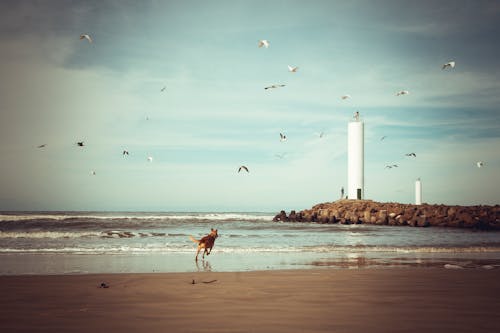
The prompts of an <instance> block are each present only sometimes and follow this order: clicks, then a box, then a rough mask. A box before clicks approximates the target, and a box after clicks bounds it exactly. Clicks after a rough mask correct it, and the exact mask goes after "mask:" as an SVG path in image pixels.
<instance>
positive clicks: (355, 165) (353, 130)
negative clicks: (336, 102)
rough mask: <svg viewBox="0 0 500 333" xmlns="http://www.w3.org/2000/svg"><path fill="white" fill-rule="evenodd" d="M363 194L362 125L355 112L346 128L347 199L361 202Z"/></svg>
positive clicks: (357, 113)
mask: <svg viewBox="0 0 500 333" xmlns="http://www.w3.org/2000/svg"><path fill="white" fill-rule="evenodd" d="M364 192H365V189H364V123H363V122H362V121H360V120H359V112H356V113H355V115H354V120H352V121H350V122H349V124H348V126H347V197H348V199H358V200H361V199H363V197H364V195H365V193H364Z"/></svg>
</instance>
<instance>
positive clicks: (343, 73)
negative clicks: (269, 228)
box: [0, 0, 500, 212]
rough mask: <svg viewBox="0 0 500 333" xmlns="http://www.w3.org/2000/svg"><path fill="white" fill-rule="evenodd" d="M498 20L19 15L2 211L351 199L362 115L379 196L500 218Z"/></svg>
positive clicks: (65, 7) (8, 46) (7, 76)
mask: <svg viewBox="0 0 500 333" xmlns="http://www.w3.org/2000/svg"><path fill="white" fill-rule="evenodd" d="M499 22H500V1H472V0H471V1H465V0H458V1H451V0H450V1H446V0H445V1H386V0H381V1H370V0H366V1H361V0H360V1H315V0H312V1H238V0H230V1H229V0H228V1H195V0H191V1H189V0H188V1H184V0H183V1H181V0H179V1H160V0H157V1H118V0H116V1H105V0H104V1H85V2H83V1H22V0H21V1H14V0H13V1H8V0H7V1H2V2H0V45H1V49H0V154H1V163H0V210H3V211H14V210H30V211H51V210H72V211H101V210H104V211H264V212H277V211H279V210H281V209H285V210H287V211H289V210H291V209H295V210H302V209H307V208H310V207H311V206H313V205H315V204H317V203H322V202H331V201H335V200H337V199H339V197H340V189H341V188H342V187H345V188H347V124H348V122H349V121H351V120H352V117H353V114H354V112H356V111H359V113H360V117H361V120H362V121H364V123H365V142H364V144H365V175H364V177H365V198H366V199H371V200H375V201H381V202H400V203H413V202H414V200H415V198H414V193H415V190H414V186H415V180H416V179H417V178H420V179H421V180H422V193H423V202H426V203H430V204H450V205H455V204H456V205H478V204H482V205H494V204H499V203H500V186H498V185H499V183H500V182H499V180H500V121H499V120H500V109H499V106H500V81H499V79H498V78H499V77H500V76H499V74H500V40H499V39H500V37H499V36H500V23H499ZM81 34H89V35H90V36H91V37H92V39H93V42H92V43H89V42H88V41H87V40H85V39H84V40H80V39H79V36H80V35H81ZM262 39H265V40H268V41H269V43H270V45H269V48H264V47H262V48H259V47H258V41H259V40H262ZM449 61H455V62H456V66H455V68H452V69H445V70H443V69H442V66H443V64H445V63H447V62H449ZM288 65H290V66H298V70H297V72H295V73H292V72H290V71H289V70H288ZM273 84H284V85H285V86H284V87H281V88H277V89H267V90H266V89H264V88H265V87H267V86H269V85H273ZM162 88H165V89H164V90H163V91H162ZM401 90H407V91H409V94H407V95H403V96H396V93H397V92H398V91H401ZM346 94H348V95H350V96H351V98H348V99H345V100H343V99H341V96H343V95H346ZM280 133H283V134H285V135H286V136H287V140H286V141H283V142H282V141H280ZM320 133H323V135H322V137H320ZM384 136H385V138H384V139H383V140H381V138H382V137H384ZM79 141H83V142H84V144H85V146H83V147H78V146H77V145H76V143H77V142H79ZM42 144H45V145H46V146H45V147H43V148H37V147H38V146H40V145H42ZM123 150H127V151H128V152H129V155H123V154H122V152H123ZM408 153H415V154H416V157H408V156H406V155H405V154H408ZM148 157H152V158H153V160H152V161H148ZM478 161H483V162H484V166H483V167H482V168H478V167H477V165H476V163H477V162H478ZM392 164H397V165H398V167H397V168H391V169H388V168H386V167H385V166H386V165H392ZM241 165H245V166H247V167H248V169H249V173H246V172H240V173H238V168H239V167H240V166H241ZM94 172H95V174H93V173H94Z"/></svg>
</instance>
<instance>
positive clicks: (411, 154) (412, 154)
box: [405, 153, 417, 157]
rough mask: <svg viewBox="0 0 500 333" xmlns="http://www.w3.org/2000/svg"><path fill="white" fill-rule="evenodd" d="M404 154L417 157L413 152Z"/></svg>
mask: <svg viewBox="0 0 500 333" xmlns="http://www.w3.org/2000/svg"><path fill="white" fill-rule="evenodd" d="M405 156H413V157H417V154H415V153H408V154H405Z"/></svg>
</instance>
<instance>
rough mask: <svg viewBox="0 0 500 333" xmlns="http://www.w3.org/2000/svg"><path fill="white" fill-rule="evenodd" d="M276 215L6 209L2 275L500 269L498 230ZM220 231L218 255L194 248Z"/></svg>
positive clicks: (1, 220) (0, 237) (0, 223)
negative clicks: (282, 218) (282, 219)
mask: <svg viewBox="0 0 500 333" xmlns="http://www.w3.org/2000/svg"><path fill="white" fill-rule="evenodd" d="M274 215H275V214H274V213H262V212H257V213H256V212H248V213H231V212H227V213H215V212H212V213H210V212H208V213H207V212H205V213H200V212H191V213H190V212H183V213H175V212H166V213H151V212H1V213H0V275H33V274H34V275H53V274H93V273H162V272H199V271H214V272H227V271H232V272H242V271H256V270H278V269H280V270H281V269H310V268H316V269H364V268H385V267H400V268H410V267H422V268H450V269H500V232H498V231H481V230H471V229H455V228H440V227H429V228H414V227H407V226H405V227H403V226H377V225H366V224H357V225H342V224H318V223H297V222H273V221H272V219H273V217H274ZM212 228H214V229H217V230H218V234H219V237H218V238H217V240H216V242H215V246H214V248H213V250H212V253H211V254H210V255H208V256H205V258H204V259H203V258H202V256H201V254H200V257H199V260H198V261H195V254H196V244H195V243H193V242H192V241H191V240H190V238H189V236H193V237H194V238H196V239H200V238H201V237H203V236H204V235H206V234H208V233H209V232H210V230H211V229H212Z"/></svg>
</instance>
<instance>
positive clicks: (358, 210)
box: [273, 199, 500, 230]
mask: <svg viewBox="0 0 500 333" xmlns="http://www.w3.org/2000/svg"><path fill="white" fill-rule="evenodd" d="M273 221H275V222H278V221H281V222H316V223H340V224H374V225H391V226H412V227H455V228H473V229H481V230H500V205H494V206H485V205H477V206H449V205H442V204H441V205H434V204H433V205H431V204H425V203H424V204H421V205H413V204H402V203H394V202H387V203H384V202H376V201H372V200H349V199H345V200H337V201H334V202H327V203H321V204H317V205H315V206H313V207H312V208H310V209H306V210H302V211H299V212H296V211H295V210H292V211H291V212H290V213H289V214H287V213H286V212H285V211H283V210H282V211H281V212H280V213H278V214H277V215H276V216H275V217H274V219H273Z"/></svg>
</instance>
